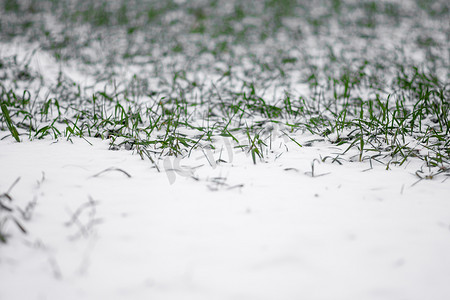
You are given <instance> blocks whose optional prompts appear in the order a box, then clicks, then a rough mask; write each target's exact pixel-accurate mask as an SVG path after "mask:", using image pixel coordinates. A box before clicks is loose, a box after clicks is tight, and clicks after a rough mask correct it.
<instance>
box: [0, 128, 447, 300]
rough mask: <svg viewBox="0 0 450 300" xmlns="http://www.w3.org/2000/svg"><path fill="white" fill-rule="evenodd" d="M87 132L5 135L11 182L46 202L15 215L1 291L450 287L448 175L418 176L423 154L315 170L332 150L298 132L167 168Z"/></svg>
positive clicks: (300, 294) (2, 150) (29, 295)
mask: <svg viewBox="0 0 450 300" xmlns="http://www.w3.org/2000/svg"><path fill="white" fill-rule="evenodd" d="M3 135H5V133H3ZM88 141H89V142H90V143H91V144H92V145H90V144H88V143H87V142H86V141H84V140H81V139H80V140H77V139H73V143H70V142H67V141H64V140H59V141H53V140H35V141H33V142H30V141H26V140H25V139H24V141H23V142H22V143H16V142H14V141H13V139H12V138H11V137H8V138H4V139H1V140H0V166H1V168H0V192H1V193H3V192H5V191H7V190H8V188H9V187H10V186H11V184H12V183H13V182H14V181H15V180H16V178H18V177H20V181H19V182H18V183H17V185H16V186H14V187H13V189H12V190H11V192H10V195H11V196H12V198H13V201H12V205H15V206H18V207H20V208H22V209H24V208H25V207H26V206H27V205H28V204H29V203H30V202H32V201H36V206H35V209H34V210H33V213H32V216H31V219H30V220H29V221H21V222H22V224H23V225H24V227H25V228H26V229H27V230H28V234H26V235H24V234H21V233H20V232H19V230H18V229H17V228H16V227H15V226H14V224H13V223H12V222H9V223H7V224H6V228H5V230H6V231H7V232H8V233H10V234H11V235H12V237H11V238H10V239H9V240H8V244H6V245H1V247H0V265H1V268H0V278H1V288H0V299H69V300H70V299H245V300H247V299H369V300H370V299H393V300H394V299H417V300H419V299H434V300H445V299H448V298H449V296H450V285H449V284H448V283H449V282H450V201H449V200H450V199H449V198H448V191H449V187H450V185H449V181H448V180H445V179H446V178H445V177H444V176H442V177H437V178H435V179H434V180H421V181H419V182H417V181H418V177H416V176H415V175H414V174H413V172H414V171H415V170H417V166H419V165H420V162H416V161H414V160H411V161H410V164H408V165H407V166H406V167H405V166H402V167H392V168H391V170H386V166H383V165H373V168H372V169H369V165H368V163H359V162H354V163H351V162H345V163H344V165H343V166H340V165H338V164H331V163H330V162H328V163H327V162H325V163H321V162H319V161H318V160H315V161H314V173H315V175H316V176H314V177H312V176H310V175H311V163H312V161H313V160H314V159H318V158H319V153H320V154H321V155H322V156H323V155H324V153H325V154H326V153H327V152H329V153H333V152H335V151H336V149H335V148H329V146H327V145H326V144H325V143H323V144H321V143H314V144H313V146H311V147H303V148H298V147H297V148H296V146H295V145H294V144H289V143H288V144H289V147H288V148H289V149H288V150H289V151H285V149H284V150H280V149H274V153H267V155H266V157H265V161H266V162H260V161H258V162H257V164H256V165H254V164H253V162H252V159H251V157H250V156H247V155H246V154H245V153H242V152H238V151H234V152H233V153H223V155H222V159H223V160H226V161H228V162H227V163H219V164H217V165H213V166H214V168H213V167H211V166H210V164H209V163H208V161H207V159H206V155H205V154H204V153H205V152H202V151H200V150H198V151H197V152H193V153H192V155H191V157H190V158H186V159H184V160H182V161H175V160H174V159H171V160H170V161H168V162H169V164H168V165H169V166H175V167H177V168H178V167H179V168H181V169H182V170H184V171H186V172H181V171H171V170H169V168H167V170H166V171H167V172H166V171H165V170H164V168H161V171H162V172H161V173H158V172H157V170H156V168H155V167H154V166H153V164H152V163H151V162H149V161H147V160H146V161H142V160H141V159H140V157H139V156H138V155H132V152H131V151H125V150H119V151H109V150H108V147H109V145H108V142H107V141H101V140H97V139H88ZM319 151H320V152H319ZM225 152H226V151H225ZM280 153H281V155H280ZM212 155H213V156H214V158H215V159H217V158H218V157H219V154H218V152H217V153H212ZM108 168H116V169H109V170H107V169H108ZM104 170H107V171H105V172H102V171H104ZM125 172H126V173H127V174H129V175H131V177H128V176H127V175H126V174H125ZM171 172H172V173H171ZM170 174H171V175H170ZM186 174H191V175H193V176H188V175H186ZM317 175H322V176H317ZM193 177H195V178H196V180H194V179H193ZM170 179H172V180H170ZM171 181H172V183H171ZM74 216H76V218H75V219H76V220H75V222H73V220H74ZM18 219H20V220H22V219H21V218H20V216H18Z"/></svg>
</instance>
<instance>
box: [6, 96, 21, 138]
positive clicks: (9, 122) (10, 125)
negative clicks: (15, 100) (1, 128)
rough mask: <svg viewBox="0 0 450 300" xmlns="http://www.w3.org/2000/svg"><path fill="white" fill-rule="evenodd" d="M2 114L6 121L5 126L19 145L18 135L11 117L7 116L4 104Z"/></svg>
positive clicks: (7, 112)
mask: <svg viewBox="0 0 450 300" xmlns="http://www.w3.org/2000/svg"><path fill="white" fill-rule="evenodd" d="M2 113H3V116H4V118H5V121H6V125H7V126H8V129H9V131H10V132H11V134H12V136H13V137H14V139H15V140H16V141H17V142H19V143H20V138H19V133H18V132H17V129H16V127H15V126H14V124H13V122H12V120H11V117H10V116H9V111H8V108H7V107H6V105H5V104H2Z"/></svg>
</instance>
